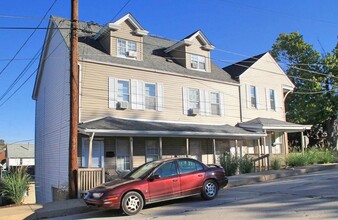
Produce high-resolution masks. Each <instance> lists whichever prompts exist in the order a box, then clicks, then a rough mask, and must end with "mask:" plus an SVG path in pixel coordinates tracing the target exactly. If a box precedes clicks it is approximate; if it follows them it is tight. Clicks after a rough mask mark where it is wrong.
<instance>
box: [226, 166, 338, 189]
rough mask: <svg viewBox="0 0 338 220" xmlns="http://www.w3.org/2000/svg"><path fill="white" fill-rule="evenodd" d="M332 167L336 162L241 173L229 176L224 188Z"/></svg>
mask: <svg viewBox="0 0 338 220" xmlns="http://www.w3.org/2000/svg"><path fill="white" fill-rule="evenodd" d="M334 168H338V164H329V165H326V164H323V165H313V166H307V167H297V168H292V169H289V170H270V171H264V172H260V173H255V174H251V173H250V174H241V175H238V176H231V177H229V184H228V185H227V186H226V188H231V187H237V186H243V185H249V184H254V183H258V182H265V181H270V180H274V179H278V178H283V177H289V176H297V175H301V174H306V173H311V172H317V171H321V170H327V169H334Z"/></svg>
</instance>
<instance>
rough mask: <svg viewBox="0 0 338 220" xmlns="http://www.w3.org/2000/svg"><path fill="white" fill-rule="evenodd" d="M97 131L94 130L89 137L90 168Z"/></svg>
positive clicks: (89, 166)
mask: <svg viewBox="0 0 338 220" xmlns="http://www.w3.org/2000/svg"><path fill="white" fill-rule="evenodd" d="M94 136H95V133H94V132H93V133H92V134H91V135H90V137H89V147H88V168H91V167H92V158H93V155H92V154H93V140H94Z"/></svg>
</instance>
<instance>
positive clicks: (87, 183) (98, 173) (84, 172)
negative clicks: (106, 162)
mask: <svg viewBox="0 0 338 220" xmlns="http://www.w3.org/2000/svg"><path fill="white" fill-rule="evenodd" d="M104 182H105V174H104V168H79V169H78V173H77V185H78V186H77V197H78V198H82V197H83V196H84V195H85V194H86V193H87V192H88V191H89V190H90V189H91V188H94V187H96V186H98V185H100V184H102V183H104Z"/></svg>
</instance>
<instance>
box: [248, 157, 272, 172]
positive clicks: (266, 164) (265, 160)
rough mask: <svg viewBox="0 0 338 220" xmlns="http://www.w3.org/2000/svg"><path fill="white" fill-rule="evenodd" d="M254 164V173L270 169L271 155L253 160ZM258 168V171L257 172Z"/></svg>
mask: <svg viewBox="0 0 338 220" xmlns="http://www.w3.org/2000/svg"><path fill="white" fill-rule="evenodd" d="M252 162H253V163H254V171H255V172H256V171H262V170H263V169H264V170H269V169H270V154H265V155H262V156H260V157H257V158H255V159H253V160H252ZM257 168H258V170H257Z"/></svg>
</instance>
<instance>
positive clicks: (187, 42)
mask: <svg viewBox="0 0 338 220" xmlns="http://www.w3.org/2000/svg"><path fill="white" fill-rule="evenodd" d="M214 48H215V47H214V46H213V45H212V44H211V43H210V41H209V40H208V39H207V38H206V37H205V35H204V34H203V33H202V31H201V30H199V31H196V32H195V33H193V34H191V35H189V36H187V37H186V38H184V39H183V40H181V41H179V42H177V43H176V44H174V45H172V46H171V47H168V48H167V49H166V50H165V51H164V52H166V53H170V55H172V56H173V58H174V59H175V58H176V62H177V63H179V64H181V65H182V66H184V67H185V68H187V69H191V70H198V71H205V72H211V61H210V51H211V50H213V49H214Z"/></svg>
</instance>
